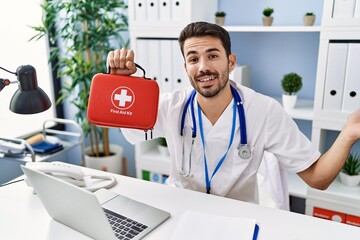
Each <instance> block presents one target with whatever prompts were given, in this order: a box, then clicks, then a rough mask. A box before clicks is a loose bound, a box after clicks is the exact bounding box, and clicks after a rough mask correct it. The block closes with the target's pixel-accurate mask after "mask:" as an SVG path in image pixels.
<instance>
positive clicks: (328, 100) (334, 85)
mask: <svg viewBox="0 0 360 240" xmlns="http://www.w3.org/2000/svg"><path fill="white" fill-rule="evenodd" d="M347 52H348V43H330V44H329V50H328V58H327V66H326V77H325V90H324V101H323V109H324V110H330V111H341V105H342V99H343V90H344V81H345V70H346V60H347Z"/></svg>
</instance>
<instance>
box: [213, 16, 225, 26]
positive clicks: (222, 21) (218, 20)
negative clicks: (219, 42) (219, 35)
mask: <svg viewBox="0 0 360 240" xmlns="http://www.w3.org/2000/svg"><path fill="white" fill-rule="evenodd" d="M215 23H216V24H217V25H219V26H224V25H225V17H215Z"/></svg>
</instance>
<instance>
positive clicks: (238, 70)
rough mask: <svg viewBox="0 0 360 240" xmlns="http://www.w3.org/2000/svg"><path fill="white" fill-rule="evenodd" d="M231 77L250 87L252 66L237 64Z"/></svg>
mask: <svg viewBox="0 0 360 240" xmlns="http://www.w3.org/2000/svg"><path fill="white" fill-rule="evenodd" d="M229 78H230V79H231V80H234V81H235V82H236V83H238V84H240V85H242V86H246V87H250V66H248V65H237V66H235V68H234V70H233V71H232V72H231V73H230V76H229Z"/></svg>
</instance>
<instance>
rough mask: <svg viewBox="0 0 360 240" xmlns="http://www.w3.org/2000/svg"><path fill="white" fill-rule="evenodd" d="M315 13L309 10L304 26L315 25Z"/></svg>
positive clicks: (305, 16)
mask: <svg viewBox="0 0 360 240" xmlns="http://www.w3.org/2000/svg"><path fill="white" fill-rule="evenodd" d="M315 18H316V16H315V14H314V13H313V12H307V13H305V15H304V26H313V25H314V22H315Z"/></svg>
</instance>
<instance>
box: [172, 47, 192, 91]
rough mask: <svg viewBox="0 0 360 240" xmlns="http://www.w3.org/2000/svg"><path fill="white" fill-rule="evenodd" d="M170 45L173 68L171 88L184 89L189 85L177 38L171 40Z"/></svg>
mask: <svg viewBox="0 0 360 240" xmlns="http://www.w3.org/2000/svg"><path fill="white" fill-rule="evenodd" d="M171 47H172V57H173V58H172V69H173V77H172V78H173V79H172V81H173V88H174V89H185V88H188V87H191V84H190V80H189V78H188V76H187V73H186V70H185V67H184V62H185V60H184V57H183V56H182V53H181V50H180V47H179V43H178V41H177V40H172V41H171Z"/></svg>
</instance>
